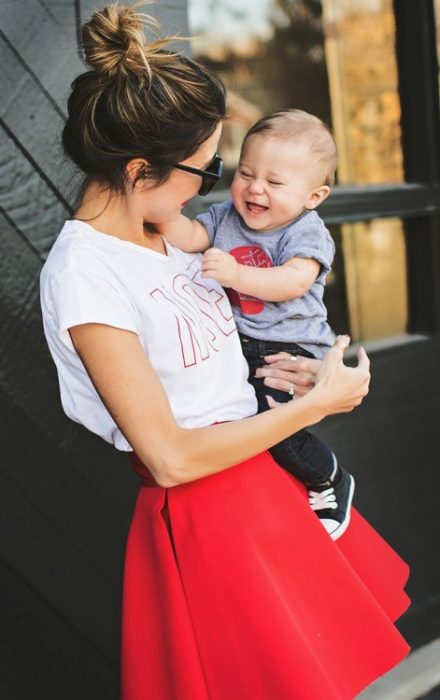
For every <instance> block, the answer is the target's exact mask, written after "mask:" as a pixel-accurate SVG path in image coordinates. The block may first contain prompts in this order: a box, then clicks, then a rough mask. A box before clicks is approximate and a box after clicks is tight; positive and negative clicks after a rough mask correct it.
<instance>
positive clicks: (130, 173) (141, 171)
mask: <svg viewBox="0 0 440 700" xmlns="http://www.w3.org/2000/svg"><path fill="white" fill-rule="evenodd" d="M147 171H148V161H146V160H145V159H144V158H133V159H132V160H129V161H128V163H127V164H126V166H125V174H126V176H127V178H128V181H129V182H130V183H131V185H132V186H133V187H134V186H135V185H136V183H137V182H138V181H139V180H145V178H146V177H147Z"/></svg>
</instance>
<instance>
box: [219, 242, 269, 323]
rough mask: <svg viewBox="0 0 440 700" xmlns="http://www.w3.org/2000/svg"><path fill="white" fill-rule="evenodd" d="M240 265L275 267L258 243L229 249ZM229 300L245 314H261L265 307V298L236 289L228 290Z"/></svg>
mask: <svg viewBox="0 0 440 700" xmlns="http://www.w3.org/2000/svg"><path fill="white" fill-rule="evenodd" d="M229 254H230V255H232V256H233V257H234V258H235V259H236V261H237V262H238V263H240V265H249V267H273V262H272V260H271V259H270V257H269V256H268V254H267V253H266V252H265V251H264V250H263V249H262V248H259V247H258V246H256V245H242V246H239V247H238V248H233V249H232V250H230V251H229ZM226 292H227V294H228V297H229V301H230V302H231V304H232V305H233V306H236V307H238V308H239V309H240V310H241V311H242V312H243V313H244V314H250V315H255V314H261V312H262V311H263V309H264V301H263V299H257V298H256V297H251V296H249V295H248V294H241V292H236V291H235V289H227V290H226Z"/></svg>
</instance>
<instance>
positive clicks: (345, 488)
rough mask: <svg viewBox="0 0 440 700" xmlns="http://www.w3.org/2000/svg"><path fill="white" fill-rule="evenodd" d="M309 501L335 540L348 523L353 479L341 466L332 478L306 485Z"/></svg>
mask: <svg viewBox="0 0 440 700" xmlns="http://www.w3.org/2000/svg"><path fill="white" fill-rule="evenodd" d="M307 489H308V492H309V503H310V507H311V508H312V510H314V511H315V513H316V515H317V516H318V518H319V519H320V521H321V523H322V524H323V526H324V527H325V529H326V530H327V532H328V534H329V535H330V537H331V538H332V540H337V539H338V537H340V536H341V535H342V534H343V533H344V532H345V531H346V529H347V527H348V526H349V524H350V510H351V502H352V500H353V493H354V479H353V477H352V475H351V474H349V473H348V472H346V471H345V469H343V468H342V467H339V466H338V467H337V469H336V474H335V476H334V478H333V479H332V480H330V481H325V482H323V483H321V484H313V486H312V485H310V484H308V485H307Z"/></svg>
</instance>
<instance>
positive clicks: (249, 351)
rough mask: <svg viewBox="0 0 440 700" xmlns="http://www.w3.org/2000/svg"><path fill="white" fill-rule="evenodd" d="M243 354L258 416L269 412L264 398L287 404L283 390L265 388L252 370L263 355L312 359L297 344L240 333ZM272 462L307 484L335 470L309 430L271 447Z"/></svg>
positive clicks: (328, 452)
mask: <svg viewBox="0 0 440 700" xmlns="http://www.w3.org/2000/svg"><path fill="white" fill-rule="evenodd" d="M240 340H241V345H242V348H243V353H244V356H245V358H246V360H247V361H248V364H249V381H250V383H251V384H252V386H253V387H254V389H255V393H256V394H257V400H258V413H263V411H267V410H269V406H268V404H267V399H266V396H267V395H269V396H272V397H273V398H274V399H275V400H276V401H279V402H280V403H286V402H287V401H290V398H291V397H290V396H289V394H287V393H286V392H285V391H279V390H278V389H271V388H270V387H268V386H265V384H264V383H263V379H258V378H257V377H255V376H254V375H255V370H256V369H257V367H261V365H262V364H264V359H263V357H264V355H274V354H275V353H277V352H281V351H284V352H288V353H290V354H291V355H302V356H303V357H311V358H313V355H312V354H311V353H310V352H308V351H307V350H304V349H303V348H301V347H300V346H299V345H296V343H281V342H278V341H273V340H256V339H255V338H249V337H248V336H246V335H241V334H240ZM270 453H271V455H272V457H273V458H274V460H275V461H276V462H278V464H280V465H281V466H282V467H283V468H284V469H286V470H287V471H288V472H290V473H291V474H293V475H294V476H296V477H297V478H298V479H299V480H300V481H302V482H304V483H307V484H317V483H320V482H323V481H327V479H328V478H329V477H330V476H331V474H332V472H333V469H334V457H333V452H332V451H331V450H330V448H329V447H327V445H325V444H324V443H323V442H321V440H319V438H317V437H316V436H315V435H312V433H309V432H308V430H299V431H298V432H297V433H294V434H293V435H291V436H290V437H288V438H286V440H283V441H282V442H279V443H278V444H277V445H275V446H274V447H272V448H271V450H270Z"/></svg>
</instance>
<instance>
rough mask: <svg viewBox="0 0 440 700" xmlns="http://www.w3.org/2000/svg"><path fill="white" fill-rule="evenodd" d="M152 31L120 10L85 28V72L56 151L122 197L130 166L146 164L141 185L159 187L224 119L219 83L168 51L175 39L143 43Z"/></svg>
mask: <svg viewBox="0 0 440 700" xmlns="http://www.w3.org/2000/svg"><path fill="white" fill-rule="evenodd" d="M141 4H145V3H141ZM153 28H156V29H157V28H158V25H157V22H156V21H155V20H154V19H153V18H151V17H149V16H148V15H144V14H140V13H138V12H137V11H136V9H135V7H126V6H121V5H119V4H118V3H115V4H112V5H109V6H108V7H105V8H104V9H103V10H101V11H98V12H95V13H94V14H93V15H92V18H91V19H90V21H89V22H87V23H86V24H84V26H83V31H82V40H83V47H84V52H85V58H86V62H87V63H88V65H89V66H90V70H88V71H87V72H85V73H82V74H81V75H79V76H78V77H77V78H76V79H75V80H74V81H73V83H72V92H71V94H70V97H69V100H68V119H67V122H66V124H65V127H64V130H63V134H62V143H63V147H64V150H65V152H66V153H67V155H68V156H70V158H72V160H73V161H74V162H75V163H76V165H77V166H78V167H79V168H80V169H81V170H82V171H83V172H84V173H85V174H86V176H87V178H88V179H98V180H100V181H102V182H104V183H106V184H108V185H109V186H110V188H112V189H114V190H116V191H124V189H125V186H126V182H127V181H126V175H125V166H126V164H127V162H128V161H130V160H131V159H133V158H145V160H147V162H148V167H147V168H146V170H145V172H144V174H143V177H146V178H148V179H150V180H151V181H152V182H153V183H154V184H159V183H161V182H164V181H165V180H166V179H167V177H168V175H169V173H170V172H171V170H172V168H173V166H174V165H175V164H176V163H179V162H181V161H183V160H185V159H187V158H189V156H191V155H192V154H193V153H194V152H195V151H196V150H197V148H198V147H199V146H200V145H201V143H203V142H204V141H205V140H206V139H207V138H208V137H209V136H210V135H211V134H212V133H213V132H214V131H215V128H216V126H217V124H218V122H219V121H220V120H221V119H222V118H223V117H224V115H225V112H226V97H225V88H224V86H223V84H222V82H221V80H220V79H219V78H217V77H216V76H214V75H212V74H211V73H210V72H209V71H208V70H206V69H205V68H204V67H203V66H202V65H201V64H199V63H197V62H196V61H192V60H190V59H188V58H186V57H185V56H183V55H182V54H181V53H178V52H175V51H171V50H169V47H168V45H169V42H170V41H172V40H174V39H176V38H177V37H167V38H156V39H155V40H153V41H151V42H150V43H147V42H146V39H145V36H144V30H150V31H151V30H152V29H153Z"/></svg>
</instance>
